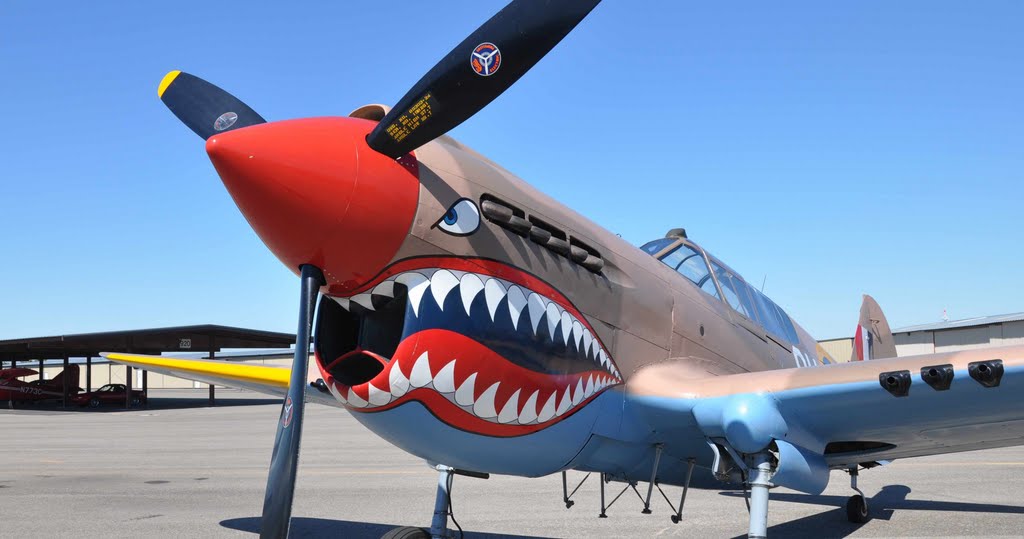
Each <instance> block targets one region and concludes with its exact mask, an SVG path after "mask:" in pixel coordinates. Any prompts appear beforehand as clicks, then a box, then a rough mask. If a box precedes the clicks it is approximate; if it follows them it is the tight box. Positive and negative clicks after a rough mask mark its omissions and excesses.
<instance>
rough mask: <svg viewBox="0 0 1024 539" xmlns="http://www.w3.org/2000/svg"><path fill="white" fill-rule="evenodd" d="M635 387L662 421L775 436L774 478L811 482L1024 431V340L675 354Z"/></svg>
mask: <svg viewBox="0 0 1024 539" xmlns="http://www.w3.org/2000/svg"><path fill="white" fill-rule="evenodd" d="M645 371H648V372H645ZM947 373H948V374H947ZM950 377H951V378H950ZM946 381H948V382H949V384H948V386H946V384H945V382H946ZM904 392H905V394H904ZM627 393H628V394H629V395H630V400H631V401H632V402H634V403H636V405H637V411H638V412H639V413H640V415H641V416H642V417H645V419H646V420H647V421H648V422H649V423H650V424H651V426H652V427H653V428H654V429H655V430H663V431H664V432H669V431H671V429H672V428H673V426H678V425H680V424H681V423H683V422H684V421H683V419H684V418H685V419H686V420H688V421H685V422H687V423H689V421H692V423H690V425H692V427H696V428H698V429H699V430H700V431H702V432H703V434H704V435H705V436H706V437H707V438H709V439H710V440H712V441H714V442H721V445H722V446H726V445H727V446H730V447H732V448H734V449H735V451H738V452H740V453H754V452H756V451H760V450H762V449H763V448H764V447H765V446H768V445H769V444H771V443H773V442H774V443H775V444H776V446H777V448H778V452H777V456H778V458H779V472H778V473H777V474H776V476H775V478H774V479H773V482H774V483H776V484H781V485H784V486H787V487H790V488H794V489H797V490H801V491H804V492H812V493H818V492H821V490H823V489H824V487H825V486H826V485H827V483H828V470H829V469H830V468H833V469H834V468H848V467H851V466H855V465H857V464H867V463H872V462H877V461H881V460H892V459H902V458H908V457H917V456H924V455H936V454H942V453H954V452H960V451H969V450H975V449H985V448H992V447H1003V446H1010V445H1018V444H1021V443H1024V406H1022V404H1024V348H1021V347H1013V348H1001V349H991V348H990V349H985V350H973V351H965V352H955V353H946V354H932V355H927V356H916V357H904V358H891V359H882V360H875V361H863V362H860V361H859V362H853V363H845V364H837V365H825V366H821V367H818V368H792V369H780V370H775V371H766V372H754V373H743V374H733V375H726V376H704V377H700V376H696V377H695V376H694V371H693V370H692V369H690V370H684V369H680V368H675V369H673V367H672V362H666V363H663V364H661V365H659V366H653V367H650V368H648V369H645V370H641V371H640V372H638V373H636V374H635V375H634V377H633V378H632V379H631V380H630V383H629V384H627Z"/></svg>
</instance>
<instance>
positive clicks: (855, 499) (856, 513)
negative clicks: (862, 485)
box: [846, 494, 871, 524]
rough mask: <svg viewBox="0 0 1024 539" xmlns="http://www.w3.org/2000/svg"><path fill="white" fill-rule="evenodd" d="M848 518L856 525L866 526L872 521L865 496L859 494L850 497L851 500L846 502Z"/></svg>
mask: <svg viewBox="0 0 1024 539" xmlns="http://www.w3.org/2000/svg"><path fill="white" fill-rule="evenodd" d="M846 518H847V519H849V521H850V522H853V523H854V524H864V523H865V522H867V521H869V520H871V514H870V513H869V512H868V503H867V502H866V501H864V496H861V495H860V494H858V495H856V496H850V499H849V500H846Z"/></svg>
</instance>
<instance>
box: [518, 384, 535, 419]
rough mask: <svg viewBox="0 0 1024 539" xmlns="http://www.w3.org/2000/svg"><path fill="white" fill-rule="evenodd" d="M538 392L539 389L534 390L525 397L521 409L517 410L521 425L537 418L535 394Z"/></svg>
mask: <svg viewBox="0 0 1024 539" xmlns="http://www.w3.org/2000/svg"><path fill="white" fill-rule="evenodd" d="M539 394H540V390H539V389H538V390H536V391H534V392H533V394H532V395H530V398H528V399H526V403H524V404H523V410H522V411H521V412H519V422H520V423H522V424H523V425H527V424H529V423H533V422H534V421H536V420H537V395H539Z"/></svg>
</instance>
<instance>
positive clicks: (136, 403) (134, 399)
mask: <svg viewBox="0 0 1024 539" xmlns="http://www.w3.org/2000/svg"><path fill="white" fill-rule="evenodd" d="M140 404H142V399H140V398H138V397H132V406H131V407H132V408H138V407H139V405H140Z"/></svg>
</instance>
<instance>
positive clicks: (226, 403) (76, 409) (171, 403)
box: [0, 397, 281, 414]
mask: <svg viewBox="0 0 1024 539" xmlns="http://www.w3.org/2000/svg"><path fill="white" fill-rule="evenodd" d="M264 404H281V399H279V398H277V399H275V398H267V397H254V398H251V399H240V398H227V399H217V404H216V405H215V406H214V407H215V408H230V407H234V406H260V405H264ZM209 406H210V404H209V400H208V399H206V398H192V397H155V398H153V397H151V398H150V400H149V404H148V405H147V406H144V407H136V408H130V409H129V408H125V407H124V406H113V405H103V406H100V407H98V408H89V407H87V406H85V407H83V406H79V405H77V404H68V406H67V408H63V407H61V405H60V403H50V402H41V403H33V404H23V403H19V404H18V405H17V406H15V407H14V408H13V410H14V411H18V412H33V411H35V412H48V413H50V414H53V413H105V412H129V411H130V412H146V411H154V410H175V409H181V408H207V407H209ZM0 408H3V409H10V406H9V405H7V403H2V404H0Z"/></svg>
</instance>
